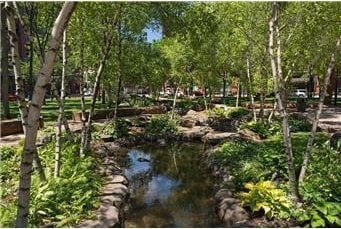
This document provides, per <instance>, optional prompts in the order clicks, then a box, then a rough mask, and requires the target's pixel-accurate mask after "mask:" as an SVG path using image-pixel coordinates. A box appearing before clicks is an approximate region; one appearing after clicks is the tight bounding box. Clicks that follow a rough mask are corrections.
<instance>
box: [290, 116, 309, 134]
mask: <svg viewBox="0 0 341 229" xmlns="http://www.w3.org/2000/svg"><path fill="white" fill-rule="evenodd" d="M289 128H290V131H291V132H300V131H310V130H311V124H310V123H309V121H307V120H306V119H300V118H297V117H295V116H290V118H289Z"/></svg>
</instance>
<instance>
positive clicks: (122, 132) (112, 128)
mask: <svg viewBox="0 0 341 229" xmlns="http://www.w3.org/2000/svg"><path fill="white" fill-rule="evenodd" d="M101 132H102V134H107V135H111V136H113V138H121V137H126V136H128V135H129V125H128V123H127V121H125V120H124V119H117V120H116V125H115V124H114V122H113V121H111V122H109V123H107V124H106V125H105V126H104V128H103V129H102V131H101Z"/></svg>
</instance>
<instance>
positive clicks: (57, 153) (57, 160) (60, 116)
mask: <svg viewBox="0 0 341 229" xmlns="http://www.w3.org/2000/svg"><path fill="white" fill-rule="evenodd" d="M62 50H63V67H62V79H61V88H60V103H59V114H58V120H57V126H56V147H55V159H54V160H55V164H54V177H59V172H60V160H61V148H62V147H61V145H62V123H63V119H64V98H65V72H66V30H64V33H63V46H62Z"/></svg>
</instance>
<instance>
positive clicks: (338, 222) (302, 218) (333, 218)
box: [292, 200, 341, 227]
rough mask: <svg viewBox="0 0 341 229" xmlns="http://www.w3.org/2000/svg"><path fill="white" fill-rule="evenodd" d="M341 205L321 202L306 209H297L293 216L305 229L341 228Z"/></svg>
mask: <svg viewBox="0 0 341 229" xmlns="http://www.w3.org/2000/svg"><path fill="white" fill-rule="evenodd" d="M340 212H341V203H340V202H328V201H325V200H320V201H319V202H317V203H314V204H312V205H310V206H308V207H306V208H305V209H295V210H293V213H292V215H293V216H294V217H295V218H296V219H297V220H298V221H299V222H301V223H303V225H305V227H307V226H310V227H340V226H341V218H340Z"/></svg>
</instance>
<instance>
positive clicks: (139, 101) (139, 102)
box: [127, 96, 154, 107]
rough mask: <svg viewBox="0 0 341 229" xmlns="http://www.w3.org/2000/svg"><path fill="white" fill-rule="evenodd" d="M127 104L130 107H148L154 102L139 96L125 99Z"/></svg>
mask: <svg viewBox="0 0 341 229" xmlns="http://www.w3.org/2000/svg"><path fill="white" fill-rule="evenodd" d="M127 103H128V104H129V106H130V107H148V106H153V105H154V101H153V100H152V99H150V98H148V97H140V96H131V97H130V98H129V99H127Z"/></svg>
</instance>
